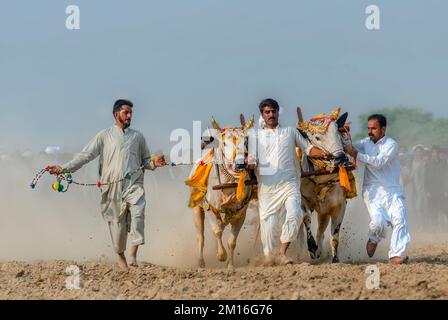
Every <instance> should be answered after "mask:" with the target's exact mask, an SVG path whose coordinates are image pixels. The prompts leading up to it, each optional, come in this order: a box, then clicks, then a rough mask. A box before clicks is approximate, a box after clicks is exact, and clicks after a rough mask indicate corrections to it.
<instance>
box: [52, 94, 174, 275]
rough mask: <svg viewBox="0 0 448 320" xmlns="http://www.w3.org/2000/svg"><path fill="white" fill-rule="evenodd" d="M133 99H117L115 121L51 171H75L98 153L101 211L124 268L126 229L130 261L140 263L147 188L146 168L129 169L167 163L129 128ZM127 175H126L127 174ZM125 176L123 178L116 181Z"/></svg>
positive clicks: (137, 133) (153, 167)
mask: <svg viewBox="0 0 448 320" xmlns="http://www.w3.org/2000/svg"><path fill="white" fill-rule="evenodd" d="M132 107H133V105H132V102H130V101H128V100H121V99H120V100H117V101H116V102H115V104H114V109H113V114H114V117H115V125H114V126H112V127H111V128H107V129H104V130H102V131H100V132H99V133H98V134H97V135H96V136H95V137H94V138H93V139H92V140H91V141H90V142H89V143H88V144H87V146H86V147H85V148H84V149H83V150H82V151H81V152H80V153H78V154H77V155H76V156H75V158H74V159H73V160H72V161H70V162H68V163H66V164H65V165H63V166H62V167H59V166H51V170H50V173H56V174H57V173H66V172H70V173H73V172H75V171H77V170H79V169H80V168H81V167H82V166H84V165H85V164H87V163H88V162H90V161H92V160H94V159H95V158H97V157H98V156H99V163H100V168H99V174H100V181H99V182H100V188H101V212H102V214H103V217H104V219H105V220H106V222H107V223H108V226H109V232H110V236H111V239H112V244H113V247H114V250H115V252H116V253H117V254H118V261H119V266H120V268H121V269H123V270H126V269H127V268H128V265H127V261H126V258H125V255H124V252H125V250H126V242H127V233H128V232H129V233H130V238H131V253H130V259H131V262H130V265H132V266H137V250H138V246H140V245H142V244H144V242H145V236H144V227H145V205H146V201H145V190H144V187H143V178H144V170H138V171H137V172H136V173H135V174H133V175H131V174H130V173H131V172H133V171H135V170H136V169H138V168H139V167H140V166H142V165H143V164H145V167H144V168H145V169H149V170H154V169H155V168H156V167H161V166H164V165H166V163H165V160H164V157H163V156H157V157H151V154H150V152H149V149H148V146H147V144H146V141H145V138H144V136H143V135H142V134H141V133H140V132H138V131H136V130H133V129H130V128H129V126H130V124H131V119H132ZM126 175H127V177H126ZM123 177H126V179H124V180H123V181H121V182H119V183H115V184H108V183H109V182H113V181H117V180H120V179H122V178H123Z"/></svg>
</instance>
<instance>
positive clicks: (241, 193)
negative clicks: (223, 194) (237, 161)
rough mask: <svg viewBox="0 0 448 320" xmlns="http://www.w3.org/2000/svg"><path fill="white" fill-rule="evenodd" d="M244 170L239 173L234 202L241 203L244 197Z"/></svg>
mask: <svg viewBox="0 0 448 320" xmlns="http://www.w3.org/2000/svg"><path fill="white" fill-rule="evenodd" d="M245 180H246V170H243V171H241V173H240V177H239V180H238V186H237V188H236V200H238V201H241V200H243V199H244V197H245V196H246V192H245V191H246V184H245V182H244V181H245Z"/></svg>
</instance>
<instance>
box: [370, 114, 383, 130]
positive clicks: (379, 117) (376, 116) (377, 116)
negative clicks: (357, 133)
mask: <svg viewBox="0 0 448 320" xmlns="http://www.w3.org/2000/svg"><path fill="white" fill-rule="evenodd" d="M370 120H376V121H378V123H379V124H380V127H381V128H384V127H385V126H387V120H386V117H385V116H383V115H382V114H377V113H375V114H372V115H371V116H369V118H368V121H370Z"/></svg>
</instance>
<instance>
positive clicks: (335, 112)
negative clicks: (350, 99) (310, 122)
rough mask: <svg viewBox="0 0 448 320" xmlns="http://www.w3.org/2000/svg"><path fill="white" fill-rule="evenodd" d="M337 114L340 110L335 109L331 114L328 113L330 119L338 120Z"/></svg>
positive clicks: (338, 108)
mask: <svg viewBox="0 0 448 320" xmlns="http://www.w3.org/2000/svg"><path fill="white" fill-rule="evenodd" d="M339 113H341V108H340V107H336V109H334V111H333V112H332V113H330V117H331V118H333V119H335V120H337V119H338V118H339Z"/></svg>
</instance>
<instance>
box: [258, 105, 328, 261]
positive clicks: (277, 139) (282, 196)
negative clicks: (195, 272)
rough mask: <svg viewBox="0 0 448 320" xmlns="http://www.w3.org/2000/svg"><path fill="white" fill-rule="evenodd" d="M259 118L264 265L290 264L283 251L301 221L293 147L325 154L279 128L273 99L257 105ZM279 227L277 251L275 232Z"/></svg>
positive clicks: (294, 133)
mask: <svg viewBox="0 0 448 320" xmlns="http://www.w3.org/2000/svg"><path fill="white" fill-rule="evenodd" d="M259 109H260V114H261V119H260V128H259V130H258V135H257V139H258V142H257V155H251V157H252V158H253V159H252V160H251V161H257V162H258V166H257V180H258V200H259V214H260V230H261V242H262V244H263V253H264V255H265V259H266V263H268V264H270V263H272V262H274V261H275V258H276V256H277V257H278V258H279V263H280V264H290V263H292V261H291V260H290V259H289V258H287V256H286V251H287V249H288V247H289V245H290V243H291V242H292V241H293V240H295V239H297V235H298V232H299V227H300V224H301V219H302V210H301V207H300V205H301V195H300V177H299V175H298V172H300V170H298V168H299V163H298V159H297V154H296V147H299V148H301V149H302V150H303V151H304V153H306V154H307V155H311V156H312V157H316V158H326V157H327V156H328V154H327V153H326V152H324V151H322V150H321V149H319V148H317V147H314V146H313V145H311V144H310V143H309V142H308V141H307V140H305V139H304V138H303V137H302V136H301V135H300V133H299V131H298V130H297V129H296V128H293V127H283V126H281V125H279V110H280V107H279V104H278V103H277V101H275V100H274V99H265V100H263V101H261V102H260V105H259ZM280 224H281V235H280V242H281V244H280V248H279V249H280V250H279V251H277V249H275V246H276V244H275V243H276V242H278V241H277V240H278V236H277V229H278V227H279V226H280Z"/></svg>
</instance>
